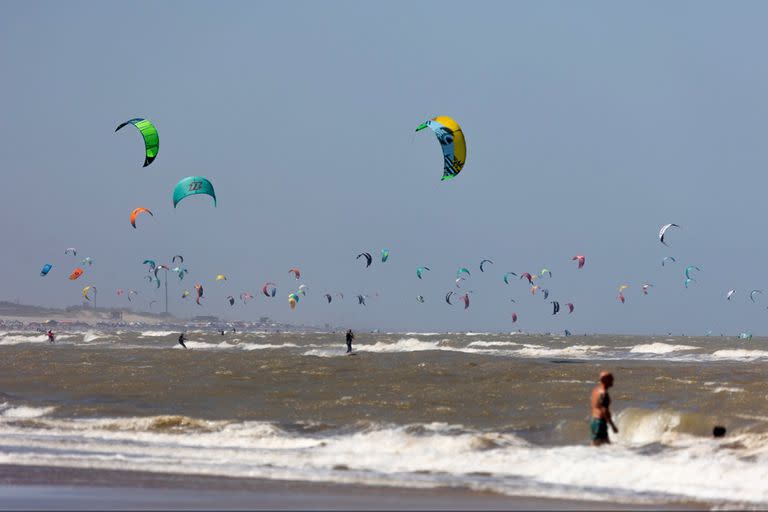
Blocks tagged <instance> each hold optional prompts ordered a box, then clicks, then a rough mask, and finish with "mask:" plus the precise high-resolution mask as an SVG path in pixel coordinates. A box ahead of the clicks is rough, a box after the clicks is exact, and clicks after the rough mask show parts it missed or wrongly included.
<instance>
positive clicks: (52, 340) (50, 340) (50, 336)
mask: <svg viewBox="0 0 768 512" xmlns="http://www.w3.org/2000/svg"><path fill="white" fill-rule="evenodd" d="M46 334H47V335H48V343H55V341H56V339H55V338H56V335H55V334H53V331H52V330H50V329H48V332H47V333H46Z"/></svg>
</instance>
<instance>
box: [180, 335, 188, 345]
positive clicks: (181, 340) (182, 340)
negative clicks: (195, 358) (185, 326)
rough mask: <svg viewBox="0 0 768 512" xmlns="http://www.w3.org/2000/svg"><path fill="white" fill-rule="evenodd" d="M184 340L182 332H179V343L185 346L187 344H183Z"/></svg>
mask: <svg viewBox="0 0 768 512" xmlns="http://www.w3.org/2000/svg"><path fill="white" fill-rule="evenodd" d="M185 341H187V339H186V338H185V337H184V333H181V334H179V345H181V346H182V347H184V348H187V346H186V345H185V344H184V342H185Z"/></svg>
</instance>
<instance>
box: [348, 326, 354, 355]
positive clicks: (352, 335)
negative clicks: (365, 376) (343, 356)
mask: <svg viewBox="0 0 768 512" xmlns="http://www.w3.org/2000/svg"><path fill="white" fill-rule="evenodd" d="M354 339H355V335H354V334H352V329H348V330H347V354H349V353H350V352H352V340H354Z"/></svg>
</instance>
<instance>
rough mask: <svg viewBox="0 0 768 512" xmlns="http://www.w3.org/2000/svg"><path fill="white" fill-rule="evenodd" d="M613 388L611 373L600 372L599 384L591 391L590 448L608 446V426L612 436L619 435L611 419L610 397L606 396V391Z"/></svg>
mask: <svg viewBox="0 0 768 512" xmlns="http://www.w3.org/2000/svg"><path fill="white" fill-rule="evenodd" d="M612 386H613V374H611V372H600V383H599V384H598V385H597V386H595V389H593V390H592V400H591V407H592V424H591V425H590V429H591V431H592V446H600V445H601V444H610V443H611V441H610V439H608V425H610V426H611V428H612V429H613V433H614V434H618V433H619V429H618V428H616V425H614V424H613V420H612V419H611V410H610V407H611V397H610V396H609V395H608V389H609V388H610V387H612Z"/></svg>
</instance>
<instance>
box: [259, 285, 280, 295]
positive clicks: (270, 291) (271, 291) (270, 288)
mask: <svg viewBox="0 0 768 512" xmlns="http://www.w3.org/2000/svg"><path fill="white" fill-rule="evenodd" d="M261 293H263V294H264V296H265V297H274V296H275V294H276V293H277V288H276V285H275V283H270V282H266V283H264V286H262V287H261Z"/></svg>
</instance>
